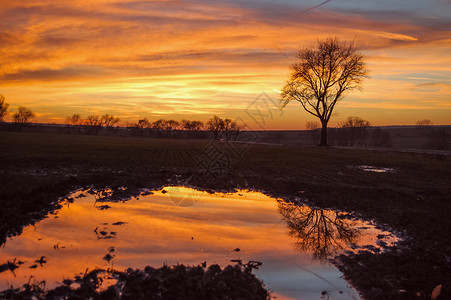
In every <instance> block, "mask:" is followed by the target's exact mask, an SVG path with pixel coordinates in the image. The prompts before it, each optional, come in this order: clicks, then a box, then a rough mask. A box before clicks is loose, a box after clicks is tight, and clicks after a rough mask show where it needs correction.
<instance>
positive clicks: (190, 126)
mask: <svg viewBox="0 0 451 300" xmlns="http://www.w3.org/2000/svg"><path fill="white" fill-rule="evenodd" d="M181 127H182V128H183V129H185V130H189V131H199V130H202V127H204V123H203V122H202V121H196V120H194V121H190V120H182V123H181Z"/></svg>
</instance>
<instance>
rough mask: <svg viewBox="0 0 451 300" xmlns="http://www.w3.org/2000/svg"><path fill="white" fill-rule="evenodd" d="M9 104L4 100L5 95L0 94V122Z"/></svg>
mask: <svg viewBox="0 0 451 300" xmlns="http://www.w3.org/2000/svg"><path fill="white" fill-rule="evenodd" d="M8 107H9V104H8V103H6V102H5V96H3V95H2V94H0V122H3V120H4V119H5V117H6V116H7V115H8Z"/></svg>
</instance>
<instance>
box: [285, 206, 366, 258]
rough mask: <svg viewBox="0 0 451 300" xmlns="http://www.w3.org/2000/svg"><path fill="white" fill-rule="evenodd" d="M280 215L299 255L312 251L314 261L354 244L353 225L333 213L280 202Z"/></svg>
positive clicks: (356, 232)
mask: <svg viewBox="0 0 451 300" xmlns="http://www.w3.org/2000/svg"><path fill="white" fill-rule="evenodd" d="M278 206H279V212H280V214H281V215H282V216H283V218H284V220H285V222H286V223H287V225H288V228H289V230H290V236H292V237H294V238H296V244H295V245H296V247H297V248H298V249H299V251H301V252H313V257H314V258H315V259H325V258H328V257H331V256H332V255H334V254H336V253H337V251H338V250H340V249H343V248H344V247H345V246H346V244H348V243H353V242H354V241H355V239H356V238H357V236H358V235H359V231H358V230H357V229H356V228H353V227H354V226H353V225H354V224H353V223H355V222H353V221H350V220H348V219H345V218H343V216H340V214H339V213H337V212H335V211H332V210H325V209H312V208H310V207H308V206H298V205H294V204H292V203H287V202H285V201H279V204H278Z"/></svg>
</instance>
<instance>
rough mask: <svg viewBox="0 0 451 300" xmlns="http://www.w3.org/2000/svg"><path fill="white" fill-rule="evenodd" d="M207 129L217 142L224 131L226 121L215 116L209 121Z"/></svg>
mask: <svg viewBox="0 0 451 300" xmlns="http://www.w3.org/2000/svg"><path fill="white" fill-rule="evenodd" d="M207 129H208V130H210V131H212V132H213V134H214V137H215V140H217V139H218V137H219V133H221V131H222V130H224V120H223V119H221V118H220V117H218V116H213V118H211V119H209V120H208V121H207Z"/></svg>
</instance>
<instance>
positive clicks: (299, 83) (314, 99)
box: [281, 38, 368, 146]
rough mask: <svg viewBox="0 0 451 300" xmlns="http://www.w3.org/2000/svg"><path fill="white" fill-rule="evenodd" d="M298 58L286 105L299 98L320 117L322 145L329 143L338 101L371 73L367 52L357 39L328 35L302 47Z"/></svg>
mask: <svg viewBox="0 0 451 300" xmlns="http://www.w3.org/2000/svg"><path fill="white" fill-rule="evenodd" d="M297 58H298V61H297V62H296V63H295V64H293V65H291V76H290V78H289V79H288V81H287V82H286V84H285V86H284V87H283V89H282V93H281V101H282V105H283V106H285V105H287V104H288V103H289V102H290V101H293V100H295V101H299V102H300V103H301V105H302V107H303V108H304V109H305V110H306V111H307V112H308V113H310V114H312V115H314V116H315V117H317V118H319V120H320V121H321V124H322V131H321V143H320V145H321V146H327V123H328V122H329V120H330V118H331V116H332V113H333V110H334V108H335V105H336V104H337V102H338V101H340V100H341V99H342V98H343V97H344V95H345V93H346V92H347V91H349V90H353V89H356V88H360V86H361V83H362V80H363V78H364V77H366V76H367V75H368V70H367V68H366V66H365V64H364V62H363V55H361V54H360V53H358V52H357V50H356V46H355V45H354V42H340V41H338V40H337V39H336V38H328V39H326V40H320V41H318V42H317V43H316V45H314V46H311V47H307V48H303V49H301V50H300V51H299V52H298V55H297Z"/></svg>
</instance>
